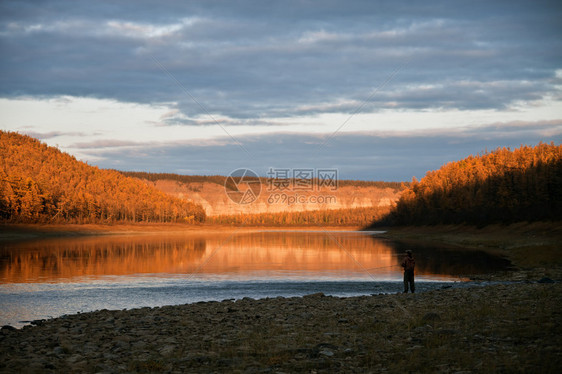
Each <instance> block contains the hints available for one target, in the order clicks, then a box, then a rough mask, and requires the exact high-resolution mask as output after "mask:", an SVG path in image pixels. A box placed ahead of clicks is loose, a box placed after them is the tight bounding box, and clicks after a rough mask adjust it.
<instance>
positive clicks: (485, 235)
mask: <svg viewBox="0 0 562 374" xmlns="http://www.w3.org/2000/svg"><path fill="white" fill-rule="evenodd" d="M381 230H385V233H384V234H380V235H377V236H379V237H382V238H388V239H392V240H398V241H402V242H412V243H419V242H425V243H436V244H438V245H442V244H446V245H450V246H456V247H459V248H463V249H474V250H477V251H486V252H488V253H491V254H495V255H499V256H502V257H505V258H507V259H508V260H509V261H510V262H511V263H512V265H513V268H512V270H511V271H508V272H499V273H494V274H490V275H488V276H485V277H482V276H477V277H475V279H479V280H483V279H488V280H500V279H501V280H517V281H520V280H531V279H538V278H537V277H539V278H540V277H541V276H547V277H550V278H553V279H562V256H561V252H562V244H560V243H562V222H534V223H527V222H520V223H516V224H511V225H489V226H486V227H483V228H477V227H474V226H467V225H436V226H405V227H390V228H389V227H386V228H381Z"/></svg>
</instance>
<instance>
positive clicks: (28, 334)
mask: <svg viewBox="0 0 562 374" xmlns="http://www.w3.org/2000/svg"><path fill="white" fill-rule="evenodd" d="M561 295H562V284H561V283H560V282H557V283H537V282H533V283H530V282H529V283H517V284H510V285H489V286H482V287H471V288H458V289H443V290H435V291H428V292H425V293H421V294H407V295H406V294H387V295H374V296H357V297H349V298H338V297H332V296H324V295H323V294H313V295H307V296H304V297H290V298H282V297H277V298H268V299H259V300H254V299H250V298H244V299H240V300H236V301H232V300H225V301H222V302H199V303H194V304H186V305H177V306H163V307H157V308H141V309H131V310H121V311H119V310H114V311H109V310H101V311H95V312H89V313H82V314H75V315H69V316H63V317H60V318H55V319H50V320H47V321H38V322H36V324H37V325H36V326H26V327H24V328H23V329H21V330H16V329H13V328H6V327H4V328H2V329H1V330H0V354H1V355H2V357H3V361H2V362H1V363H0V372H7V373H9V372H47V373H49V372H53V373H54V372H69V373H79V372H80V373H96V372H112V373H125V372H178V373H179V372H197V373H202V372H219V373H223V372H224V373H227V372H240V373H261V372H305V373H310V372H316V373H331V372H335V371H337V372H344V373H360V372H384V371H389V372H409V371H415V372H445V373H452V372H461V371H463V372H466V371H470V372H476V373H493V372H514V371H518V372H519V371H522V372H541V373H555V372H557V370H558V369H559V368H560V365H561V364H562V313H561V312H560V310H559V309H560V308H559V307H560V305H561V303H562V296H561Z"/></svg>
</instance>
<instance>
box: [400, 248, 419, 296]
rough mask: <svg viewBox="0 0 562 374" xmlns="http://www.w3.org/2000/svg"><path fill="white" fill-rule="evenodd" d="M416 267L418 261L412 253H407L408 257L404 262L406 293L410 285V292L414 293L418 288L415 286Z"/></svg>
mask: <svg viewBox="0 0 562 374" xmlns="http://www.w3.org/2000/svg"><path fill="white" fill-rule="evenodd" d="M415 266H416V260H415V259H414V257H413V256H412V251H411V250H409V249H408V250H407V251H406V257H404V260H403V261H402V267H403V268H404V293H408V285H410V290H411V291H412V293H414V291H415V289H416V286H415V285H414V267H415Z"/></svg>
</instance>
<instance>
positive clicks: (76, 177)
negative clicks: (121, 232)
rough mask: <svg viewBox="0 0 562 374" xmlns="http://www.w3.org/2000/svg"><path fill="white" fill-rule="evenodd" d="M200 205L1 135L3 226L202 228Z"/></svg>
mask: <svg viewBox="0 0 562 374" xmlns="http://www.w3.org/2000/svg"><path fill="white" fill-rule="evenodd" d="M204 219H205V212H204V210H203V208H202V207H201V206H200V205H197V204H194V203H191V202H189V201H186V200H181V199H177V198H174V197H171V196H168V195H166V194H164V193H163V192H161V191H158V190H157V189H155V188H153V187H150V186H148V185H146V184H145V183H143V182H141V181H140V180H138V179H135V178H129V177H126V176H124V175H122V174H121V173H119V172H117V171H113V170H103V169H99V168H97V167H94V166H90V165H87V164H85V163H83V162H80V161H78V160H76V159H75V158H74V157H73V156H71V155H69V154H67V153H63V152H61V151H59V150H58V149H56V148H54V147H49V146H47V145H46V144H43V143H41V142H39V141H38V140H36V139H33V138H31V137H29V136H26V135H21V134H18V133H13V132H5V131H0V221H3V222H26V223H27V222H30V223H31V222H77V223H86V222H107V223H111V222H201V221H204Z"/></svg>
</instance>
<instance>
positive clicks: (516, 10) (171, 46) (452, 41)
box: [0, 1, 562, 125]
mask: <svg viewBox="0 0 562 374" xmlns="http://www.w3.org/2000/svg"><path fill="white" fill-rule="evenodd" d="M561 18H562V6H560V5H559V2H554V1H553V2H550V1H533V2H527V1H505V2H504V1H499V2H489V1H477V2H474V1H461V2H449V1H436V2H432V3H430V4H429V3H418V2H399V3H398V2H396V4H395V3H388V2H378V1H354V2H351V3H350V2H345V3H344V2H339V1H322V2H296V1H295V2H282V3H277V4H272V3H269V2H268V3H267V4H266V3H264V2H261V1H243V2H236V3H230V2H220V1H204V2H187V3H184V2H167V1H163V2H150V1H138V2H134V3H119V5H115V3H113V2H105V1H101V2H90V1H74V2H64V1H46V2H41V3H36V2H25V1H24V2H22V1H3V2H2V3H1V4H0V50H1V52H2V58H1V59H0V95H1V96H4V97H9V96H16V95H42V96H45V95H46V96H49V95H75V96H89V97H99V98H111V99H116V100H120V101H128V102H141V103H160V102H176V101H177V102H178V106H177V108H178V109H179V110H180V111H181V112H182V113H183V115H184V116H186V117H188V118H193V117H196V116H198V115H202V114H204V111H202V110H201V108H200V107H199V106H198V105H197V104H196V103H194V102H193V101H192V100H191V99H190V98H189V97H187V95H185V93H184V92H183V90H182V88H181V87H179V86H178V85H177V84H176V83H175V82H174V81H173V80H172V79H171V78H170V77H169V76H168V75H167V74H166V73H165V72H164V71H162V69H161V68H160V67H159V66H158V64H156V63H155V62H154V59H153V57H155V58H156V59H157V60H158V61H159V62H161V64H162V65H163V66H164V67H165V68H166V69H167V70H168V71H169V72H170V73H171V74H172V75H173V76H174V77H175V79H177V80H178V81H179V82H181V84H182V85H183V86H184V87H185V88H186V89H187V90H188V91H189V92H190V93H191V94H193V95H194V96H195V97H196V98H197V100H198V101H199V102H201V103H203V104H204V106H205V108H206V109H208V110H209V111H210V112H212V113H218V114H221V115H226V116H230V117H234V118H237V119H239V120H240V122H239V123H244V124H246V123H247V120H256V121H258V120H264V118H266V117H271V116H276V117H279V116H291V115H294V114H295V113H296V114H307V113H324V112H345V113H349V112H351V111H353V110H354V109H355V108H356V107H354V106H353V105H342V104H341V103H342V102H344V103H345V102H348V103H353V102H363V101H364V100H365V99H366V98H367V97H369V94H370V93H371V92H372V91H373V90H374V89H375V87H377V86H378V85H379V84H381V83H382V82H383V81H385V79H387V77H388V76H389V75H390V74H391V72H392V71H393V70H394V69H396V67H398V66H401V65H402V64H403V63H404V61H406V60H409V61H410V63H409V64H408V65H407V66H405V67H404V68H403V69H402V70H401V71H400V72H399V73H398V74H397V75H396V77H395V78H394V79H393V80H392V82H390V83H389V84H388V85H387V86H385V87H384V89H383V90H381V91H380V92H378V93H377V94H376V95H375V96H374V97H373V100H371V102H370V103H369V105H366V106H365V107H364V109H363V110H364V111H377V110H380V109H384V108H389V107H392V108H397V109H428V108H458V109H482V108H491V109H498V108H505V107H509V106H510V105H512V104H513V103H515V102H517V101H521V100H525V101H529V100H537V99H540V98H542V97H544V96H547V95H559V88H557V87H556V85H555V84H554V82H553V79H554V76H555V71H556V69H561V68H562V24H561V23H560V22H559V20H560V19H561ZM303 104H306V105H308V106H309V107H311V109H309V110H304V109H303ZM174 123H177V122H174ZM234 124H236V123H234ZM202 125H204V123H203V124H202Z"/></svg>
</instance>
